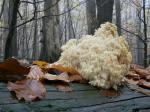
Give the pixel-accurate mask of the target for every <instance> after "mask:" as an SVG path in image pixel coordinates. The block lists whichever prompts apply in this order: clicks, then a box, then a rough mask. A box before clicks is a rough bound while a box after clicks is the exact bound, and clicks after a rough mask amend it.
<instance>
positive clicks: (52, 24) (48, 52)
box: [40, 0, 60, 62]
mask: <svg viewBox="0 0 150 112" xmlns="http://www.w3.org/2000/svg"><path fill="white" fill-rule="evenodd" d="M44 1H45V3H44V8H45V9H47V8H49V7H51V6H52V5H53V4H55V3H56V2H57V0H44ZM58 13H59V8H58V4H56V5H55V6H53V7H51V8H49V9H48V10H45V12H44V14H45V16H47V17H45V18H44V19H43V30H42V33H43V39H42V42H43V47H42V49H41V56H40V57H41V58H42V59H44V60H46V61H49V62H54V61H56V60H58V58H59V56H60V39H59V34H60V32H59V28H60V27H59V16H49V15H57V14H58Z"/></svg>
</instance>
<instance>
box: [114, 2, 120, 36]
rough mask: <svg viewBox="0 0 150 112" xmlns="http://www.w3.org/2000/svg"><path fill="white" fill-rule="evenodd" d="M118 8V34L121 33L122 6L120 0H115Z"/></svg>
mask: <svg viewBox="0 0 150 112" xmlns="http://www.w3.org/2000/svg"><path fill="white" fill-rule="evenodd" d="M115 8H116V25H117V27H118V34H119V35H121V7H120V0H115Z"/></svg>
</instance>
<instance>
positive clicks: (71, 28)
mask: <svg viewBox="0 0 150 112" xmlns="http://www.w3.org/2000/svg"><path fill="white" fill-rule="evenodd" d="M70 9H71V8H70V0H67V10H70ZM68 30H69V31H68V32H69V38H75V37H76V36H75V32H74V28H73V23H72V16H71V12H70V11H69V12H68Z"/></svg>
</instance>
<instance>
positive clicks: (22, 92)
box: [7, 80, 46, 101]
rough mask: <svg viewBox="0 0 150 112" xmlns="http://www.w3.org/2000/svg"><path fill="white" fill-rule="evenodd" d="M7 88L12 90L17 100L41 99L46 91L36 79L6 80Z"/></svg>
mask: <svg viewBox="0 0 150 112" xmlns="http://www.w3.org/2000/svg"><path fill="white" fill-rule="evenodd" d="M7 88H8V89H9V91H14V92H15V93H16V97H17V98H18V99H19V100H21V99H24V100H25V101H32V100H35V99H37V98H40V99H41V98H43V97H44V96H45V93H46V90H45V87H44V85H43V84H42V83H41V82H40V81H38V80H22V81H17V82H15V83H12V82H8V84H7Z"/></svg>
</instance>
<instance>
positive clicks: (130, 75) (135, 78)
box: [126, 71, 140, 80]
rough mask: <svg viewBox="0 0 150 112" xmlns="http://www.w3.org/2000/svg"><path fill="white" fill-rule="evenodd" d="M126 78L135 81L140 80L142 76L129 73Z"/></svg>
mask: <svg viewBox="0 0 150 112" xmlns="http://www.w3.org/2000/svg"><path fill="white" fill-rule="evenodd" d="M126 78H128V79H133V80H140V76H139V75H138V74H136V72H135V71H128V74H127V75H126Z"/></svg>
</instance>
